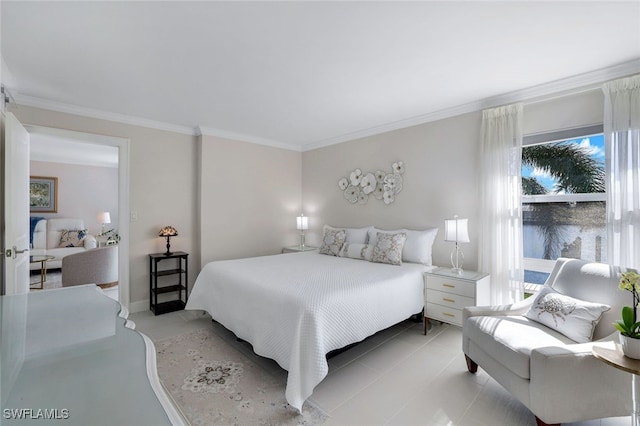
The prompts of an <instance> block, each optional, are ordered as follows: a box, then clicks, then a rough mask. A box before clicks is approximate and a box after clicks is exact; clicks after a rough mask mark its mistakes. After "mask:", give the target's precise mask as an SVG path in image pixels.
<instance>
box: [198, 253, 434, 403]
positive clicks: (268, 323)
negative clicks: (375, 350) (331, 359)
mask: <svg viewBox="0 0 640 426" xmlns="http://www.w3.org/2000/svg"><path fill="white" fill-rule="evenodd" d="M427 268H428V267H425V266H424V265H420V264H415V263H403V264H402V266H394V265H386V264H380V263H371V262H367V261H364V260H355V259H348V258H342V257H333V256H327V255H321V254H318V253H317V252H304V253H291V254H283V255H275V256H263V257H254V258H248V259H236V260H223V261H216V262H211V263H209V264H207V265H206V266H205V267H204V268H203V269H202V271H201V272H200V274H199V275H198V278H197V279H196V283H195V285H194V288H193V291H192V292H191V295H190V297H189V301H188V302H187V306H186V309H202V310H205V311H207V312H209V314H211V316H212V317H213V318H214V319H215V320H216V321H218V322H220V323H221V324H222V325H224V326H225V327H226V328H228V329H229V330H231V331H233V332H234V333H235V335H236V336H237V337H239V338H241V339H244V340H246V341H248V342H249V343H251V344H252V345H253V349H254V351H255V352H256V353H257V354H258V355H262V356H265V357H268V358H272V359H274V360H275V361H276V362H277V363H278V364H279V365H280V366H281V367H282V368H284V369H285V370H287V371H288V372H289V374H288V378H287V390H286V398H287V401H288V402H289V404H291V405H292V406H293V407H295V408H297V409H298V410H302V404H303V403H304V401H305V400H306V399H307V398H308V397H309V396H310V395H311V393H312V392H313V389H314V388H315V387H316V386H317V385H318V383H320V382H321V381H322V379H324V377H325V376H326V375H327V372H328V365H327V360H326V357H325V355H326V354H327V353H328V352H330V351H332V350H334V349H339V348H342V347H344V346H347V345H349V344H351V343H355V342H359V341H361V340H363V339H364V338H366V337H368V336H370V335H372V334H375V333H376V332H377V331H380V330H383V329H385V328H387V327H390V326H391V325H393V324H396V323H398V322H400V321H402V320H404V319H406V318H408V317H410V316H411V315H413V314H416V313H418V312H420V310H421V309H422V307H423V304H424V298H423V272H424V271H425V270H426V269H427Z"/></svg>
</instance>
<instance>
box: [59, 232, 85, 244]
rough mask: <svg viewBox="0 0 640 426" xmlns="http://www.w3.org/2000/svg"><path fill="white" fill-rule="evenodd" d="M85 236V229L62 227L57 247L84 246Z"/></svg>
mask: <svg viewBox="0 0 640 426" xmlns="http://www.w3.org/2000/svg"><path fill="white" fill-rule="evenodd" d="M86 236H87V230H86V229H79V230H76V231H69V230H66V229H64V230H62V231H61V233H60V244H58V247H82V246H84V238H85V237H86Z"/></svg>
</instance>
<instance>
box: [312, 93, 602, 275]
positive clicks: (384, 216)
mask: <svg viewBox="0 0 640 426" xmlns="http://www.w3.org/2000/svg"><path fill="white" fill-rule="evenodd" d="M603 102H604V101H603V96H602V93H601V91H600V90H599V89H598V90H590V91H586V92H583V93H580V94H577V95H571V96H562V97H557V98H555V99H552V100H546V101H539V102H536V101H533V102H531V103H527V104H526V105H525V108H524V123H523V126H524V132H525V133H526V134H531V133H541V132H546V131H551V130H559V129H566V128H571V127H580V126H584V125H589V124H597V123H601V122H602V119H603V118H602V117H603V116H602V114H603ZM481 120H482V114H481V112H475V113H469V114H464V115H460V116H456V117H452V118H448V119H444V120H439V121H434V122H431V123H425V124H422V125H418V126H413V127H409V128H406V129H401V130H395V131H392V132H388V133H384V134H380V135H376V136H371V137H367V138H363V139H358V140H353V141H349V142H345V143H342V144H339V145H333V146H329V147H325V148H319V149H316V150H313V151H308V152H304V153H303V155H302V171H303V172H302V182H303V185H302V194H303V208H304V211H305V213H306V214H308V215H309V221H310V235H309V237H308V241H309V243H315V244H318V243H319V241H320V236H321V232H322V225H323V224H325V223H327V224H331V225H334V226H366V225H376V226H378V227H382V228H387V229H392V228H399V227H408V228H415V229H420V228H426V227H438V228H439V229H440V231H439V233H438V236H437V237H436V241H435V243H434V247H433V262H434V264H436V265H442V266H448V265H449V264H450V260H449V255H450V253H451V249H452V248H453V243H448V242H445V241H444V236H443V234H444V220H445V219H446V218H450V217H453V215H455V214H457V215H458V216H460V217H464V218H468V219H469V237H470V240H471V242H470V243H466V244H461V248H462V250H463V251H464V254H465V267H466V268H467V269H475V268H477V265H478V229H479V223H478V221H479V220H480V212H479V210H478V206H479V201H480V200H479V191H480V185H479V173H480V164H479V161H478V153H479V146H480V125H481ZM398 160H401V161H403V162H404V164H405V168H406V171H405V173H404V188H403V190H402V192H400V193H399V194H398V195H397V197H396V201H395V202H394V203H393V204H390V205H385V204H384V203H382V202H380V201H378V200H375V199H374V200H371V199H370V200H369V201H368V203H367V204H364V205H358V204H351V203H349V202H348V201H347V200H345V199H344V197H343V195H342V192H341V191H340V190H339V188H338V185H337V182H338V180H339V179H340V177H342V176H348V175H349V173H350V172H351V171H352V170H354V169H355V168H360V169H362V170H363V171H365V170H366V171H369V170H376V169H379V168H381V169H384V170H387V169H390V166H391V164H392V163H393V162H395V161H398Z"/></svg>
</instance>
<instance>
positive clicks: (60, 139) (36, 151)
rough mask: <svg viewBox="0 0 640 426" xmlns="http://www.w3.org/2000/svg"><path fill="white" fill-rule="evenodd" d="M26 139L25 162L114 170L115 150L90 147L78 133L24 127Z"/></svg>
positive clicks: (97, 145) (95, 145)
mask: <svg viewBox="0 0 640 426" xmlns="http://www.w3.org/2000/svg"><path fill="white" fill-rule="evenodd" d="M25 127H26V129H27V131H28V132H29V136H30V143H29V159H30V160H31V161H44V162H51V163H64V164H76V165H83V166H96V167H118V154H119V151H118V147H116V146H109V145H105V144H101V143H94V142H91V141H88V140H86V139H84V138H83V136H82V135H83V134H82V133H76V132H66V131H55V129H48V128H44V127H38V126H25Z"/></svg>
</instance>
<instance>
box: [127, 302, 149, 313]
mask: <svg viewBox="0 0 640 426" xmlns="http://www.w3.org/2000/svg"><path fill="white" fill-rule="evenodd" d="M148 310H149V301H148V300H139V301H137V302H131V303H129V312H130V313H132V314H135V313H137V312H144V311H148Z"/></svg>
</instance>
